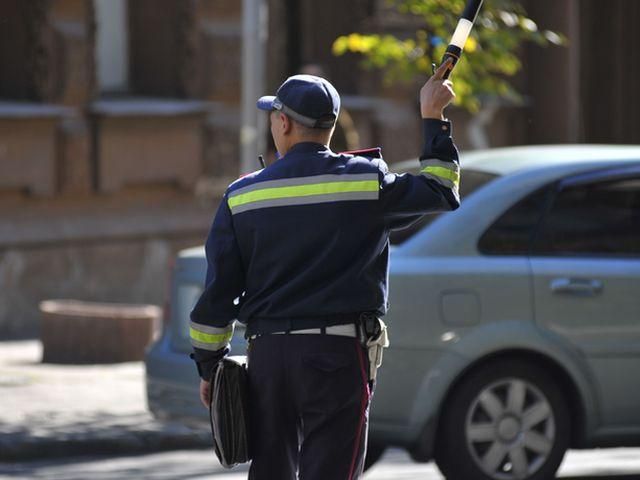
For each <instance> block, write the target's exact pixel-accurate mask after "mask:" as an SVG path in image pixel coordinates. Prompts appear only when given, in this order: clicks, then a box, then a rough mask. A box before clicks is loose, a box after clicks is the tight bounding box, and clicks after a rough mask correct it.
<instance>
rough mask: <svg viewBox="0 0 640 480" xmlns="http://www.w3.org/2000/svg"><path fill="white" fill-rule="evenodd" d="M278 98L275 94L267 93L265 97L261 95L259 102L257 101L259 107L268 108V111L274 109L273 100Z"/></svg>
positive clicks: (261, 108)
mask: <svg viewBox="0 0 640 480" xmlns="http://www.w3.org/2000/svg"><path fill="white" fill-rule="evenodd" d="M275 99H276V97H274V96H273V95H267V96H264V97H260V99H259V100H258V102H257V103H256V105H257V107H258V108H259V109H260V110H266V111H267V112H269V111H271V110H273V101H274V100H275Z"/></svg>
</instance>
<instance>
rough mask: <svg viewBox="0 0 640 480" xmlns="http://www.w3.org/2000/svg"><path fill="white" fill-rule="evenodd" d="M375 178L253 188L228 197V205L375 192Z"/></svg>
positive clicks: (376, 182)
mask: <svg viewBox="0 0 640 480" xmlns="http://www.w3.org/2000/svg"><path fill="white" fill-rule="evenodd" d="M378 189H379V184H378V181H377V180H359V181H350V182H349V181H347V182H325V183H315V184H310V185H299V186H292V187H273V188H264V189H261V190H254V191H252V192H247V193H243V194H240V195H236V196H235V197H231V198H229V207H230V208H234V207H238V206H240V205H245V204H247V203H252V202H260V201H263V200H275V199H280V198H294V197H308V196H312V195H331V194H334V193H350V192H376V191H378Z"/></svg>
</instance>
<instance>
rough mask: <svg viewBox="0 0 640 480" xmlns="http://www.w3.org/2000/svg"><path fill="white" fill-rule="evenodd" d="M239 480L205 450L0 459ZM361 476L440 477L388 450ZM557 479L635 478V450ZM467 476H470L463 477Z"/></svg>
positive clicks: (36, 474)
mask: <svg viewBox="0 0 640 480" xmlns="http://www.w3.org/2000/svg"><path fill="white" fill-rule="evenodd" d="M124 478H127V479H145V480H170V479H175V480H178V479H188V480H205V479H208V480H245V479H246V478H247V467H246V466H242V467H237V468H234V469H233V470H225V469H224V468H222V467H221V466H220V465H219V464H218V462H217V460H216V459H215V457H214V456H213V454H212V453H211V452H210V451H201V450H190V451H173V452H164V453H154V454H146V455H139V456H128V457H122V456H121V457H105V456H101V457H83V458H68V459H60V460H47V461H36V462H25V463H19V464H12V465H6V464H5V465H3V464H0V480H9V479H12V480H27V479H29V480H41V479H46V480H87V479H91V480H121V479H124ZM364 478H365V480H418V479H419V480H443V477H442V475H440V473H439V472H438V470H437V468H436V467H435V465H434V464H433V463H428V464H418V463H414V462H413V461H411V459H410V458H409V457H408V456H407V455H406V454H405V453H404V452H402V451H400V450H395V449H392V450H389V451H388V452H387V453H385V455H384V456H383V458H382V459H381V460H380V462H379V463H377V464H376V465H374V466H373V467H372V468H371V470H370V471H368V472H367V473H366V474H365V477H364ZM556 478H558V479H561V480H640V449H608V450H587V451H580V452H577V451H572V452H569V453H568V454H567V457H566V458H565V461H564V463H563V465H562V467H561V469H560V472H559V474H558V477H556ZM469 480H473V479H469Z"/></svg>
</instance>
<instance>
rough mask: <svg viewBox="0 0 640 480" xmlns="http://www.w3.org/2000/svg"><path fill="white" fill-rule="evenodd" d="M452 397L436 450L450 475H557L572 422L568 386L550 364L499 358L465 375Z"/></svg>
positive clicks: (464, 479)
mask: <svg viewBox="0 0 640 480" xmlns="http://www.w3.org/2000/svg"><path fill="white" fill-rule="evenodd" d="M448 398H449V403H448V405H445V407H444V412H443V417H442V423H441V424H440V425H441V426H440V431H439V433H440V435H439V439H438V444H437V445H436V455H435V456H436V463H437V464H438V467H439V468H440V470H441V471H442V473H443V474H444V475H445V476H446V478H447V479H449V480H469V479H472V478H473V479H474V480H475V479H478V480H479V479H485V480H487V479H490V480H542V479H547V478H553V476H554V474H555V472H556V470H557V469H558V467H559V466H560V463H561V462H562V459H563V457H564V454H565V452H566V450H567V448H568V446H569V437H570V428H571V425H570V419H569V412H568V409H567V404H566V401H565V399H564V398H563V394H562V390H561V388H560V386H559V384H558V383H557V381H556V380H554V378H553V377H552V376H551V375H549V374H548V373H547V372H546V371H545V370H543V369H542V368H540V367H538V366H536V365H534V364H532V363H527V362H524V361H514V360H501V361H495V362H492V363H490V364H487V365H485V366H483V367H481V368H479V369H478V370H476V371H473V372H472V373H471V374H470V375H469V376H467V377H466V378H464V379H463V380H462V382H461V383H460V384H459V385H458V386H457V387H456V388H455V389H454V391H453V392H452V393H451V395H450V396H449V397H448Z"/></svg>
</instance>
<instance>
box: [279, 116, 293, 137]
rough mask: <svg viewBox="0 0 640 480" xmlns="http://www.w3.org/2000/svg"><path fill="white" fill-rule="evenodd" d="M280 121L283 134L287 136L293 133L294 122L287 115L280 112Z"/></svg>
mask: <svg viewBox="0 0 640 480" xmlns="http://www.w3.org/2000/svg"><path fill="white" fill-rule="evenodd" d="M278 121H280V122H282V130H281V131H282V133H283V134H285V135H287V134H288V133H291V130H292V129H293V122H292V121H291V119H290V118H289V117H288V116H287V115H285V114H284V113H282V112H280V118H279V119H278Z"/></svg>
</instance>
